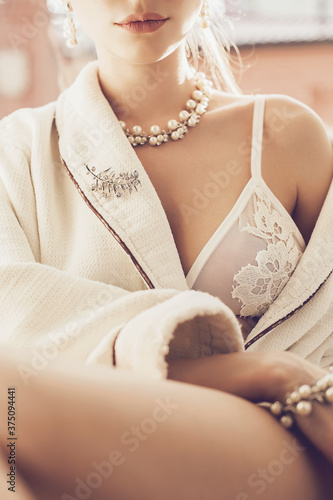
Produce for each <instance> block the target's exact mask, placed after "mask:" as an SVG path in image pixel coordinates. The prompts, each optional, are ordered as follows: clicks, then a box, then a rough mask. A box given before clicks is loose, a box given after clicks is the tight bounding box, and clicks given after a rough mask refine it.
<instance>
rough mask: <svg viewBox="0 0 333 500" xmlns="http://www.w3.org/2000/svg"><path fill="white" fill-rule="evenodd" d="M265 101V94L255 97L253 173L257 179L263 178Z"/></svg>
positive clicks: (252, 152) (252, 151)
mask: <svg viewBox="0 0 333 500" xmlns="http://www.w3.org/2000/svg"><path fill="white" fill-rule="evenodd" d="M265 101H266V96H265V95H257V96H256V97H255V101H254V110H253V126H252V150H251V175H252V177H254V178H257V179H258V178H261V159H262V145H263V132H264V116H265Z"/></svg>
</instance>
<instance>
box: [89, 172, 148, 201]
mask: <svg viewBox="0 0 333 500" xmlns="http://www.w3.org/2000/svg"><path fill="white" fill-rule="evenodd" d="M85 167H86V169H87V175H89V174H90V175H92V176H93V178H94V182H93V184H91V186H90V188H91V190H92V191H98V192H99V193H101V195H102V196H103V197H104V198H108V197H109V196H111V195H114V196H116V197H117V198H120V197H121V196H123V195H124V194H125V193H126V191H129V193H130V194H132V191H133V190H135V191H137V190H138V189H137V188H138V186H141V181H140V180H139V172H138V171H137V170H134V171H133V172H132V173H128V172H123V173H121V174H116V172H115V171H114V170H111V168H108V169H107V170H104V171H103V172H99V173H96V167H92V168H91V169H90V168H89V167H88V165H85Z"/></svg>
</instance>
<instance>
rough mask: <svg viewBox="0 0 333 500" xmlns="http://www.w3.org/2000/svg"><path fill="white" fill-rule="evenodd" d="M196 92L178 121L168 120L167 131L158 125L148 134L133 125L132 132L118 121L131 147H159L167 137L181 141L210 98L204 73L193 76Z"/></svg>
mask: <svg viewBox="0 0 333 500" xmlns="http://www.w3.org/2000/svg"><path fill="white" fill-rule="evenodd" d="M194 79H195V87H196V90H194V92H193V93H192V95H191V98H190V99H189V100H188V101H187V102H186V105H185V107H186V109H185V110H183V111H181V112H180V113H179V121H178V120H170V121H169V122H168V131H167V132H166V131H165V130H161V128H160V127H159V126H158V125H153V126H152V127H151V128H150V134H147V133H146V132H144V131H143V130H142V127H140V125H135V126H134V127H133V128H132V130H129V129H128V128H127V125H126V123H125V122H124V121H119V123H120V125H121V127H122V129H123V130H124V132H125V134H126V137H127V138H128V140H129V142H130V144H131V145H132V146H144V145H145V144H149V145H150V146H160V145H161V144H163V143H165V142H168V141H169V137H171V139H172V140H173V141H178V140H179V139H183V138H184V137H185V135H186V134H187V133H188V127H191V128H194V127H196V126H197V124H198V123H199V121H200V118H201V117H202V115H204V114H205V113H206V111H207V107H208V104H209V100H210V98H211V96H212V88H211V87H212V86H213V84H212V82H211V81H210V80H207V78H206V75H205V74H204V73H201V72H200V73H196V75H195V76H194Z"/></svg>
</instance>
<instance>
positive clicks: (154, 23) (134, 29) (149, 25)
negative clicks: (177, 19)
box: [115, 12, 168, 33]
mask: <svg viewBox="0 0 333 500" xmlns="http://www.w3.org/2000/svg"><path fill="white" fill-rule="evenodd" d="M167 20H168V18H165V17H163V16H161V15H160V14H156V13H155V12H145V13H144V14H132V15H131V16H128V17H126V18H125V19H123V20H122V21H120V23H115V24H116V25H117V26H120V28H124V29H125V30H127V31H130V32H131V33H152V32H153V31H157V30H158V29H159V28H161V27H162V26H163V24H165V23H166V21H167Z"/></svg>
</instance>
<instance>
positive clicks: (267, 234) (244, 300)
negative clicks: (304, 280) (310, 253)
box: [232, 187, 302, 318]
mask: <svg viewBox="0 0 333 500" xmlns="http://www.w3.org/2000/svg"><path fill="white" fill-rule="evenodd" d="M255 195H256V201H255V213H254V226H251V225H250V224H247V226H245V227H243V228H242V231H246V232H248V233H249V234H252V235H253V236H257V237H258V238H262V239H263V240H264V241H265V242H266V243H267V248H266V250H260V251H259V252H258V253H257V256H256V262H257V265H252V264H248V265H247V266H246V267H243V268H242V269H241V270H240V271H239V272H238V273H237V274H236V275H235V276H234V282H235V283H236V285H234V286H233V291H232V297H233V298H236V299H238V300H239V301H240V302H241V304H242V307H241V311H240V314H241V316H243V317H253V318H257V317H261V316H262V315H263V314H264V313H265V312H266V311H267V309H268V308H269V306H270V305H271V303H272V302H273V301H274V300H275V299H276V298H277V297H278V295H279V294H280V293H281V291H282V289H283V288H284V287H285V285H286V284H287V282H288V280H289V278H290V276H291V274H292V273H293V271H294V269H295V267H296V266H297V263H298V261H299V259H300V257H301V255H302V252H301V251H300V250H299V248H298V247H297V245H296V243H295V238H294V237H293V233H295V226H294V224H293V223H292V221H291V220H288V219H287V218H286V217H285V216H284V217H283V216H282V215H280V214H279V213H278V212H277V211H276V210H275V209H274V208H273V207H272V205H271V202H270V201H269V199H268V198H267V196H265V194H264V192H263V190H262V189H261V188H259V187H257V188H256V189H255Z"/></svg>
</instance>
